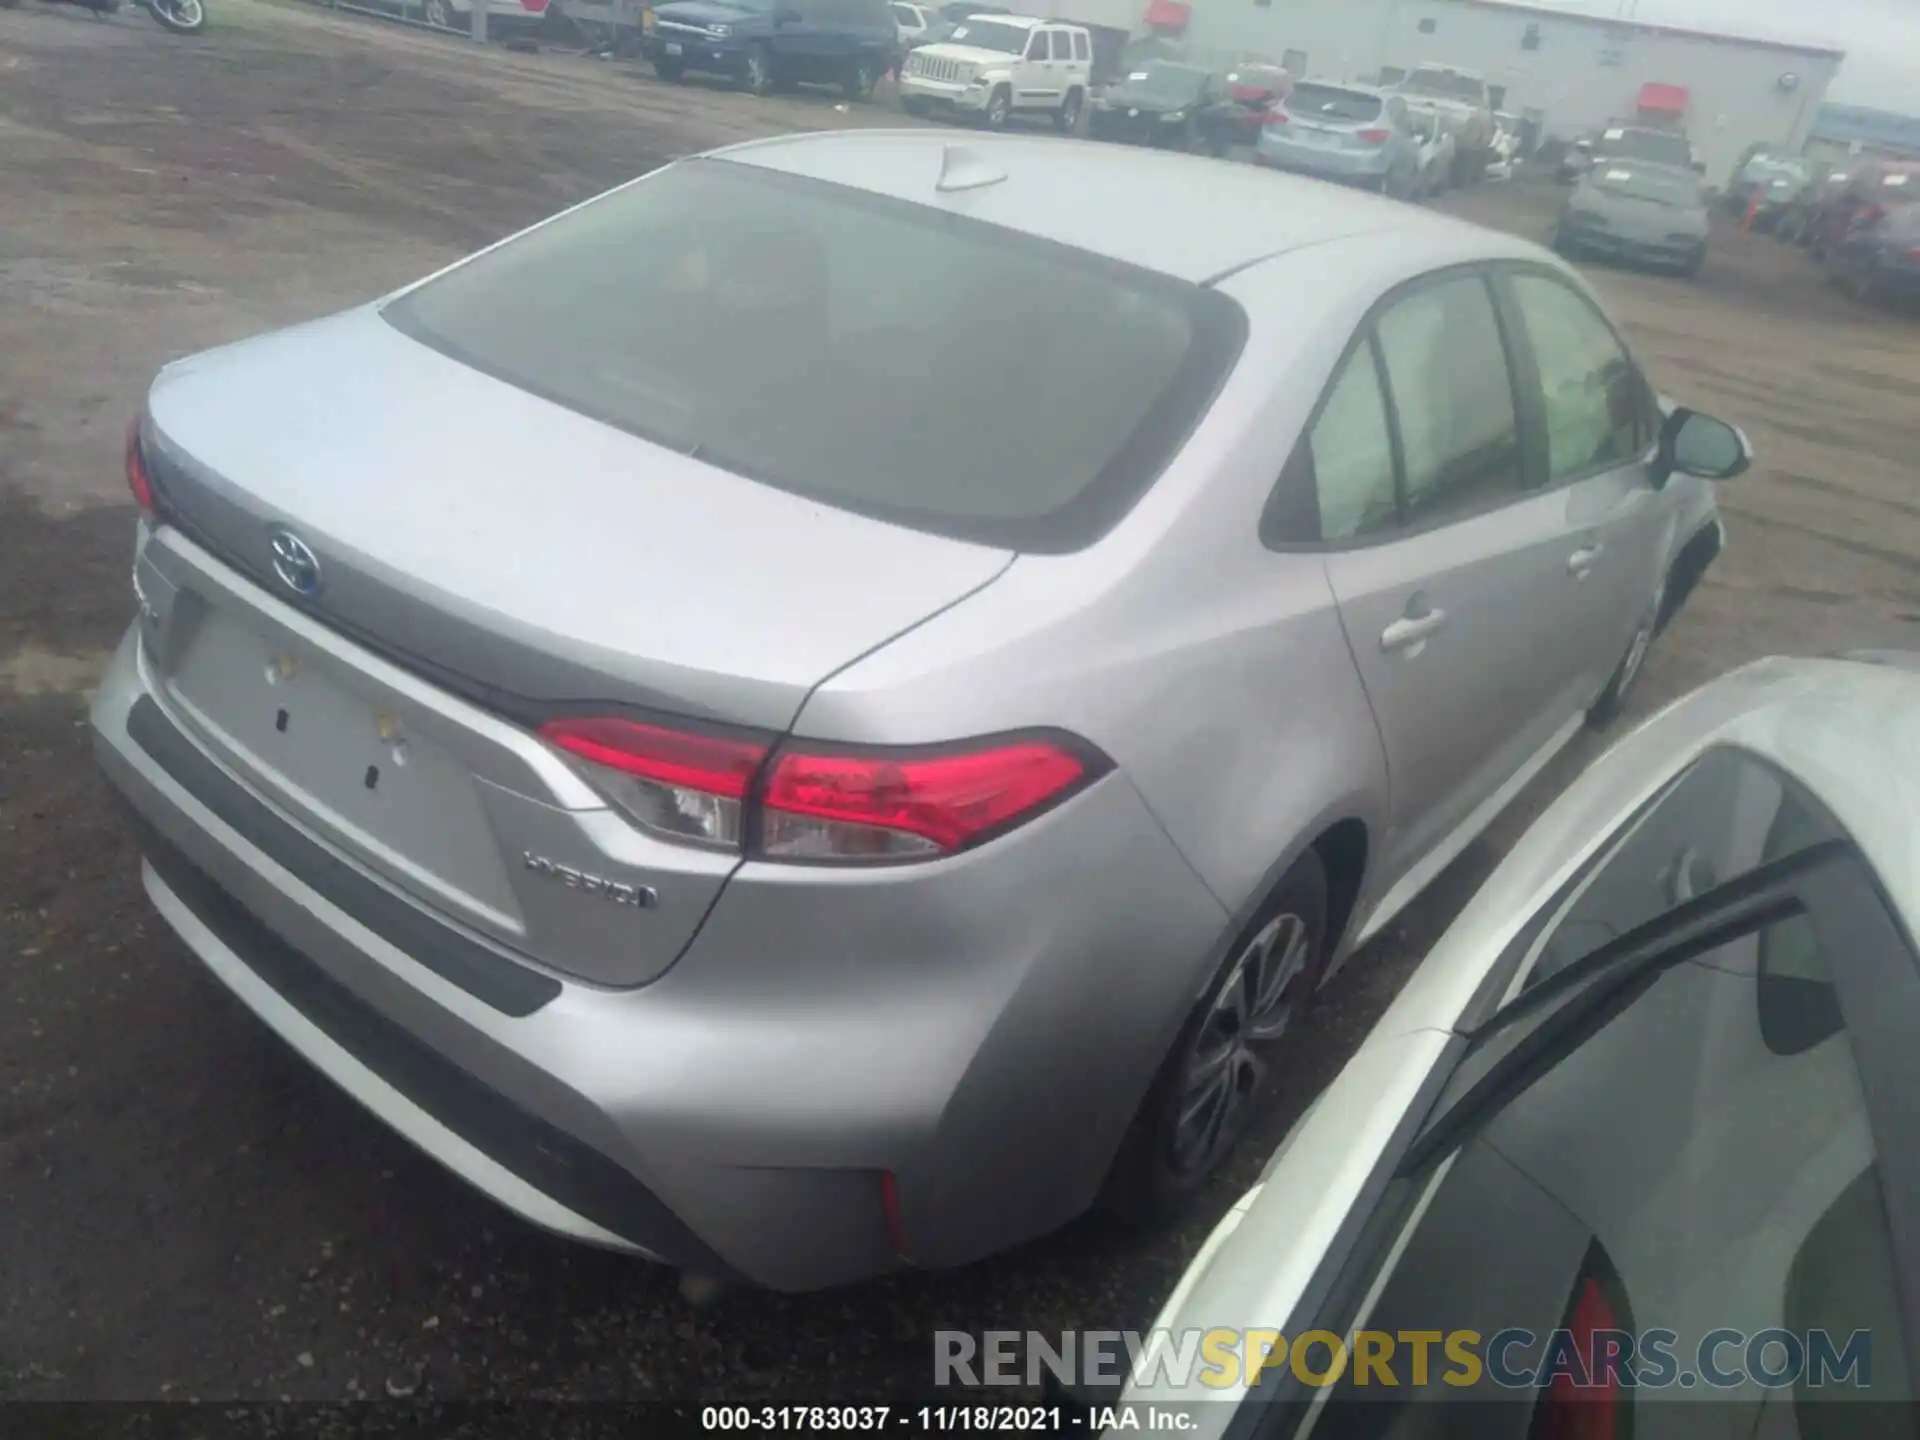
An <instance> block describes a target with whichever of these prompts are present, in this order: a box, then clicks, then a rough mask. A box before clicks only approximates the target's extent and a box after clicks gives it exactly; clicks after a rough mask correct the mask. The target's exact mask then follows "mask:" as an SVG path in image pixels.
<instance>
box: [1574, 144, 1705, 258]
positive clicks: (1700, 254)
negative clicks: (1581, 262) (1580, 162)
mask: <svg viewBox="0 0 1920 1440" xmlns="http://www.w3.org/2000/svg"><path fill="white" fill-rule="evenodd" d="M1708 229H1709V222H1708V218H1707V200H1706V196H1705V195H1703V194H1702V193H1701V190H1700V179H1699V176H1697V175H1696V174H1694V172H1693V171H1691V170H1676V169H1673V168H1672V167H1670V166H1665V165H1651V164H1641V163H1636V162H1629V161H1609V162H1607V163H1605V164H1603V165H1601V166H1599V167H1598V168H1596V169H1595V170H1593V171H1592V172H1591V173H1590V174H1589V175H1588V176H1587V178H1586V179H1584V180H1582V181H1581V182H1580V184H1579V185H1578V186H1577V187H1575V189H1574V191H1573V193H1572V194H1571V195H1569V196H1568V197H1567V200H1566V204H1565V206H1563V207H1562V209H1561V211H1560V223H1559V226H1558V227H1557V228H1556V229H1555V231H1554V237H1553V248H1554V249H1556V250H1558V251H1559V252H1560V253H1561V254H1562V255H1565V256H1568V257H1570V258H1571V257H1574V256H1581V255H1597V256H1605V257H1606V258H1608V259H1612V260H1624V261H1628V262H1631V263H1637V264H1641V265H1655V266H1661V267H1665V268H1669V269H1674V270H1678V271H1679V272H1680V273H1681V274H1683V275H1698V274H1699V273H1700V268H1701V266H1703V265H1705V264H1706V260H1707V234H1708Z"/></svg>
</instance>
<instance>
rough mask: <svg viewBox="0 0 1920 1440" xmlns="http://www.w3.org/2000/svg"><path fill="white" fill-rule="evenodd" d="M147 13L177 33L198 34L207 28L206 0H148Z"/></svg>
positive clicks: (167, 28) (163, 26)
mask: <svg viewBox="0 0 1920 1440" xmlns="http://www.w3.org/2000/svg"><path fill="white" fill-rule="evenodd" d="M147 13H148V14H150V15H151V16H153V18H154V19H155V20H157V21H159V22H160V26H161V28H162V29H165V30H171V31H172V32H173V33H174V34H176V35H198V34H200V33H201V32H202V31H203V30H205V29H206V28H207V7H206V5H205V3H204V0H147Z"/></svg>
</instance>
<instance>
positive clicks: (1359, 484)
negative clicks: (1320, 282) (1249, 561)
mask: <svg viewBox="0 0 1920 1440" xmlns="http://www.w3.org/2000/svg"><path fill="white" fill-rule="evenodd" d="M1307 448H1308V453H1309V456H1310V458H1311V461H1312V471H1313V485H1314V495H1315V500H1316V505H1317V509H1318V514H1319V521H1320V524H1319V533H1318V535H1317V537H1316V538H1318V539H1321V540H1327V541H1340V540H1353V539H1358V538H1361V537H1365V536H1371V535H1377V534H1379V533H1380V532H1381V531H1383V530H1387V529H1390V528H1392V527H1393V526H1394V524H1395V523H1396V522H1397V521H1398V518H1399V501H1398V499H1397V497H1396V494H1395V491H1394V483H1393V444H1392V441H1391V440H1390V438H1389V436H1388V431H1387V409H1386V400H1385V396H1384V395H1383V394H1382V392H1381V389H1380V371H1379V366H1378V364H1377V363H1376V361H1375V359H1374V350H1373V345H1372V344H1371V342H1370V341H1362V342H1361V344H1360V345H1359V347H1358V348H1357V349H1355V350H1354V352H1353V354H1352V355H1350V356H1349V357H1348V359H1347V362H1346V364H1345V366H1344V367H1342V369H1341V372H1340V378H1339V379H1337V380H1335V381H1334V383H1333V388H1332V389H1331V390H1330V391H1328V392H1327V400H1326V404H1325V405H1323V406H1322V407H1321V410H1320V416H1319V418H1318V419H1317V420H1315V421H1314V423H1313V428H1312V430H1311V431H1310V432H1309V433H1308V437H1307Z"/></svg>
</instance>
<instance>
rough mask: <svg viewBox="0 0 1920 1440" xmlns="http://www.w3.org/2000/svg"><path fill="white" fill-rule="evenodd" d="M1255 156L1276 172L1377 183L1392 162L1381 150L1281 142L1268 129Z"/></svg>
mask: <svg viewBox="0 0 1920 1440" xmlns="http://www.w3.org/2000/svg"><path fill="white" fill-rule="evenodd" d="M1254 157H1255V158H1256V159H1257V160H1258V161H1259V162H1260V163H1261V164H1263V165H1271V166H1273V167H1274V168H1275V169H1277V170H1292V171H1296V172H1298V173H1299V174H1302V175H1317V176H1319V177H1321V178H1322V179H1326V180H1348V181H1356V182H1367V181H1378V180H1382V179H1384V178H1385V177H1386V175H1387V172H1388V170H1389V169H1390V168H1391V161H1390V160H1389V158H1388V156H1387V154H1386V152H1385V151H1383V150H1371V149H1369V150H1335V149H1333V148H1332V147H1330V146H1325V145H1306V144H1300V143H1298V142H1296V141H1292V140H1282V139H1280V138H1278V137H1276V136H1275V135H1274V134H1273V132H1272V131H1271V130H1263V131H1262V132H1261V134H1260V139H1259V141H1258V142H1257V144H1256V145H1255V148H1254Z"/></svg>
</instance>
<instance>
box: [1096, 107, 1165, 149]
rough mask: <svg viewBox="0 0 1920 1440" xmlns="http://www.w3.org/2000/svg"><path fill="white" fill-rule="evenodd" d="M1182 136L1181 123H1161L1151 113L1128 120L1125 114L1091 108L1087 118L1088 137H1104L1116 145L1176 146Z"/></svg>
mask: <svg viewBox="0 0 1920 1440" xmlns="http://www.w3.org/2000/svg"><path fill="white" fill-rule="evenodd" d="M1186 135H1187V132H1186V128H1185V127H1184V126H1181V125H1167V124H1164V123H1162V122H1161V121H1160V120H1159V119H1158V117H1155V116H1142V117H1141V118H1140V119H1138V120H1131V119H1128V118H1127V117H1126V116H1125V115H1114V114H1112V113H1110V112H1107V111H1100V110H1095V111H1094V112H1093V113H1092V114H1091V115H1090V116H1088V118H1087V136H1088V138H1089V139H1093V140H1108V141H1112V142H1113V143H1115V144H1119V145H1178V144H1180V143H1182V142H1183V141H1184V140H1185V139H1186Z"/></svg>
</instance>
